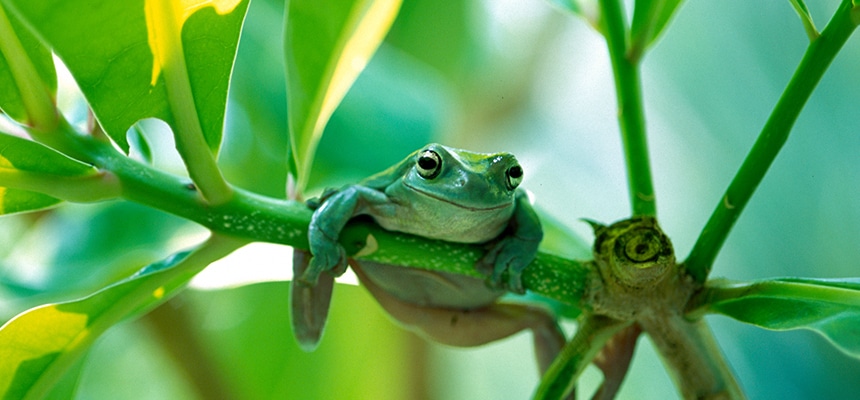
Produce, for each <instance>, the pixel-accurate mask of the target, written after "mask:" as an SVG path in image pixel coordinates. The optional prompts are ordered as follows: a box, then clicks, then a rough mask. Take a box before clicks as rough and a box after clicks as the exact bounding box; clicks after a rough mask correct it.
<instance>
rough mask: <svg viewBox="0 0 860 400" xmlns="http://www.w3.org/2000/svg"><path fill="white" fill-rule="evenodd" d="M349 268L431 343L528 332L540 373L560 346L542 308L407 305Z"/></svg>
mask: <svg viewBox="0 0 860 400" xmlns="http://www.w3.org/2000/svg"><path fill="white" fill-rule="evenodd" d="M352 266H353V270H354V271H355V272H356V275H357V276H358V278H359V280H360V281H361V283H362V285H363V286H364V287H365V288H367V290H368V291H369V292H370V294H371V295H373V297H374V298H375V299H376V301H377V302H379V304H380V305H381V306H382V308H383V309H385V311H386V312H388V314H389V315H391V316H392V317H393V318H394V319H396V320H397V321H399V322H400V323H401V324H402V325H404V326H405V327H406V328H407V329H409V330H412V331H414V332H416V333H418V334H421V335H423V336H425V337H427V338H428V339H431V340H433V341H435V342H438V343H442V344H446V345H449V346H458V347H472V346H480V345H482V344H485V343H489V342H492V341H495V340H499V339H503V338H506V337H508V336H511V335H513V334H515V333H517V332H520V331H522V330H525V329H531V331H532V333H533V336H534V345H535V352H536V357H537V362H538V367H539V368H540V372H541V374H543V373H544V372H546V370H547V369H548V368H549V366H550V364H551V363H552V361H553V359H555V356H556V355H558V353H559V351H561V348H562V347H563V346H564V343H565V338H564V333H563V332H562V330H561V328H560V327H559V326H558V323H556V321H555V319H554V318H553V317H552V316H551V315H550V314H549V312H547V311H546V310H544V309H542V308H539V307H534V306H529V305H525V304H511V303H491V304H489V305H487V306H485V307H481V308H476V309H470V310H460V309H449V308H437V307H431V306H422V305H416V304H411V303H407V302H404V301H402V300H400V299H398V298H397V297H394V296H392V295H391V294H389V293H388V292H387V291H385V290H384V289H382V288H381V287H379V286H377V285H376V284H375V283H374V282H373V281H372V280H371V279H369V278H368V277H367V276H366V275H365V274H364V272H363V271H361V268H360V267H357V266H356V265H355V264H354V263H353V265H352Z"/></svg>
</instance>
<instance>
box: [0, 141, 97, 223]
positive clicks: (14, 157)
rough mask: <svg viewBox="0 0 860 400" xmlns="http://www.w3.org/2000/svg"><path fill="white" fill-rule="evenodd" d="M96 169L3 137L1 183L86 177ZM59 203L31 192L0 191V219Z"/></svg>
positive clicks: (56, 200) (0, 169)
mask: <svg viewBox="0 0 860 400" xmlns="http://www.w3.org/2000/svg"><path fill="white" fill-rule="evenodd" d="M95 173H96V169H95V168H93V167H91V166H89V165H86V164H82V163H80V162H77V161H75V160H72V159H70V158H68V157H66V156H64V155H62V154H60V153H58V152H56V151H54V150H51V149H49V148H47V147H45V146H42V145H41V144H38V143H35V142H32V141H29V140H26V139H22V138H19V137H16V136H11V135H6V134H2V133H0V182H3V181H6V182H10V181H12V182H13V181H18V180H28V179H31V180H32V179H52V178H55V177H84V176H88V175H92V174H95ZM59 202H60V200H58V199H56V198H53V197H51V196H47V195H44V194H41V193H36V192H32V191H29V190H20V189H12V188H4V187H0V215H4V214H12V213H17V212H25V211H33V210H39V209H43V208H46V207H50V206H53V205H55V204H57V203H59Z"/></svg>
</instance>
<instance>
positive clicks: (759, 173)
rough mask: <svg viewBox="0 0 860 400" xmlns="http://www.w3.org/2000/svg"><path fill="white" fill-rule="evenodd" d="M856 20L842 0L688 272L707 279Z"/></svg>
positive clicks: (859, 15) (715, 216) (733, 184)
mask: <svg viewBox="0 0 860 400" xmlns="http://www.w3.org/2000/svg"><path fill="white" fill-rule="evenodd" d="M858 22H860V11H858V8H857V7H855V6H853V5H852V1H851V0H844V1H843V2H842V5H841V6H840V7H839V9H838V10H837V11H836V14H835V15H834V16H833V19H832V20H831V21H830V23H829V24H828V25H827V27H826V28H825V29H824V32H822V33H821V35H820V36H818V37H817V38H816V39H815V40H813V41H812V42H811V43H810V45H809V47H808V48H807V50H806V54H804V56H803V59H802V60H801V62H800V65H799V66H798V67H797V70H796V71H795V73H794V76H793V77H792V78H791V81H790V82H789V83H788V86H787V87H786V89H785V91H784V92H783V94H782V97H780V99H779V102H778V103H777V104H776V107H774V109H773V112H772V113H771V114H770V117H769V118H768V120H767V123H765V125H764V127H763V128H762V130H761V133H760V134H759V137H758V140H756V142H755V145H754V146H753V148H752V150H750V153H749V154H748V155H747V158H746V159H745V160H744V162H743V164H742V165H741V167H740V169H739V170H738V172H737V174H736V175H735V177H734V179H733V180H732V182H731V184H730V185H729V187H728V189H727V190H726V193H725V194H724V195H723V197H722V198H721V199H720V201H719V202H718V203H717V207H716V209H715V210H714V212H713V214H711V218H710V219H709V220H708V223H707V224H706V225H705V228H704V229H703V230H702V233H701V234H700V235H699V238H698V240H696V244H695V245H694V246H693V249H692V251H691V252H690V255H689V257H688V258H687V261H686V262H685V264H686V266H687V269H688V270H689V272H690V274H691V275H692V276H693V277H694V278H695V279H696V280H697V281H699V282H704V281H705V279H706V278H707V276H708V274H709V273H710V271H711V267H712V266H713V263H714V259H716V257H717V253H718V252H719V251H720V248H721V247H722V245H723V242H725V240H726V237H727V236H728V235H729V232H730V231H731V229H732V226H733V225H734V223H735V221H737V219H738V217H739V216H740V214H741V212H742V211H743V209H744V207H745V206H746V204H747V202H748V201H749V199H750V198H751V197H752V195H753V193H754V192H755V189H756V188H757V187H758V184H759V183H760V182H761V180H762V179H763V178H764V175H765V174H766V173H767V170H768V168H770V165H771V163H773V160H774V159H775V158H776V156H777V154H779V151H780V149H781V148H782V146H783V145H784V144H785V141H786V140H787V139H788V134H789V133H790V132H791V128H792V126H794V122H795V121H796V120H797V117H798V115H800V111H801V110H802V109H803V106H804V105H805V104H806V101H807V100H808V99H809V96H810V95H812V91H813V90H814V89H815V87H816V86H817V85H818V82H819V81H820V80H821V77H822V76H823V75H824V73H825V72H826V71H827V68H828V67H829V66H830V63H831V62H832V61H833V58H834V57H836V54H837V53H839V50H840V49H841V48H842V46H843V45H844V44H845V42H846V41H847V40H848V38H849V37H850V36H851V34H852V32H854V29H855V28H856V27H857V24H858Z"/></svg>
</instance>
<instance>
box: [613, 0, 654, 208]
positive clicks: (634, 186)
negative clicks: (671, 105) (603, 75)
mask: <svg viewBox="0 0 860 400" xmlns="http://www.w3.org/2000/svg"><path fill="white" fill-rule="evenodd" d="M600 10H601V14H602V18H601V23H602V25H603V26H602V32H604V35H605V36H606V44H607V46H608V48H609V58H610V60H611V61H612V72H613V73H614V75H615V92H616V95H617V97H618V121H619V124H620V127H621V140H622V142H623V143H624V158H625V161H626V164H627V185H628V189H629V191H630V203H631V207H632V209H633V215H634V216H656V214H657V205H656V198H655V195H654V185H653V183H652V180H651V166H650V161H649V156H648V141H647V137H646V134H645V114H644V108H643V105H642V91H641V82H640V78H639V64H638V61H637V60H638V59H637V60H634V59H631V58H628V56H627V55H628V51H627V45H628V44H627V42H628V39H627V36H628V32H627V28H626V23H625V18H624V13H623V10H622V9H621V4H619V1H618V0H601V1H600Z"/></svg>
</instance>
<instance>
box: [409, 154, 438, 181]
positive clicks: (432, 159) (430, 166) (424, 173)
mask: <svg viewBox="0 0 860 400" xmlns="http://www.w3.org/2000/svg"><path fill="white" fill-rule="evenodd" d="M415 167H416V168H417V169H418V175H421V177H422V178H424V179H433V178H435V177H436V176H438V175H439V172H441V171H442V158H441V157H439V154H438V153H436V152H435V151H433V150H424V151H423V152H422V153H421V155H420V156H418V161H416V162H415Z"/></svg>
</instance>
